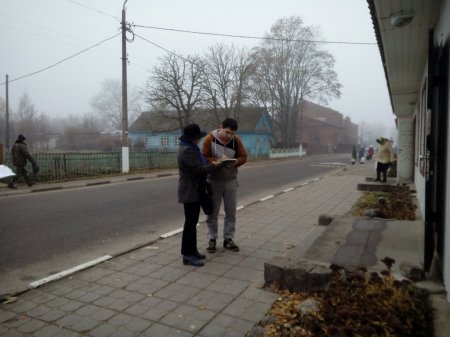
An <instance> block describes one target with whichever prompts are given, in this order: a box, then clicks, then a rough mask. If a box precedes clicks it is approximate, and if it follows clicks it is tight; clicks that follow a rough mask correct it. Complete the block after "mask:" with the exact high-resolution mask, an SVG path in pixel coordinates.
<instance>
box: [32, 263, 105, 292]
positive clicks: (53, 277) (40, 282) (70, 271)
mask: <svg viewBox="0 0 450 337" xmlns="http://www.w3.org/2000/svg"><path fill="white" fill-rule="evenodd" d="M111 258H112V256H111V255H105V256H102V257H99V258H98V259H95V260H92V261H89V262H86V263H83V264H80V265H78V266H76V267H73V268H70V269H67V270H64V271H62V272H60V273H57V274H53V275H50V276H48V277H45V278H43V279H40V280H37V281H34V282H31V283H30V284H29V287H30V288H31V289H34V288H37V287H39V286H41V285H43V284H45V283H48V282H51V281H55V280H58V279H60V278H63V277H65V276H67V275H70V274H73V273H76V272H77V271H80V270H83V269H86V268H89V267H92V266H94V265H96V264H98V263H100V262H104V261H106V260H109V259H111Z"/></svg>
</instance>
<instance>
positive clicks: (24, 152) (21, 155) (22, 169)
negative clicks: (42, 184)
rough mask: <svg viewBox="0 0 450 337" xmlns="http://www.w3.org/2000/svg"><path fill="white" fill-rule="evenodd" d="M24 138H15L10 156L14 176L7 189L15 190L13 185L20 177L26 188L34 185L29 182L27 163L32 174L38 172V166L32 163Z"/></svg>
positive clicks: (20, 136) (21, 136)
mask: <svg viewBox="0 0 450 337" xmlns="http://www.w3.org/2000/svg"><path fill="white" fill-rule="evenodd" d="M25 140H26V138H25V136H23V135H19V136H18V137H17V140H16V142H15V143H14V145H13V147H12V149H11V155H12V160H13V165H14V166H15V167H16V175H15V176H14V177H13V179H12V181H11V182H10V183H9V184H8V187H9V188H13V189H16V188H17V187H16V185H14V183H15V182H16V181H17V180H18V179H19V178H20V177H21V176H22V177H23V178H24V179H25V181H26V183H27V185H28V186H32V185H34V182H33V181H31V179H30V177H29V176H28V172H27V169H26V166H27V161H29V162H30V163H31V165H32V167H33V173H35V174H36V173H37V172H38V171H39V166H38V165H37V164H36V162H35V161H34V159H33V157H32V155H31V154H30V151H28V146H27V144H26V143H25Z"/></svg>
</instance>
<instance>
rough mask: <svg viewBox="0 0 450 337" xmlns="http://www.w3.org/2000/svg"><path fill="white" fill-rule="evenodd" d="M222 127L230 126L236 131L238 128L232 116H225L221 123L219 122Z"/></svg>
mask: <svg viewBox="0 0 450 337" xmlns="http://www.w3.org/2000/svg"><path fill="white" fill-rule="evenodd" d="M221 125H222V127H223V128H224V129H226V128H230V129H231V130H234V131H236V130H237V129H238V123H237V122H236V120H235V119H234V118H230V117H228V118H225V119H224V120H223V121H222V123H221Z"/></svg>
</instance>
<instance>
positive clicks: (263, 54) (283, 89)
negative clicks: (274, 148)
mask: <svg viewBox="0 0 450 337" xmlns="http://www.w3.org/2000/svg"><path fill="white" fill-rule="evenodd" d="M317 35H318V34H317V33H316V32H315V31H314V29H313V28H311V27H306V26H304V25H303V21H302V19H301V18H300V17H296V16H292V17H288V18H282V19H279V20H278V21H276V22H275V24H274V25H273V26H272V27H271V30H270V33H269V34H268V35H267V36H266V39H265V40H264V41H263V42H262V43H261V44H260V45H259V46H257V47H256V48H255V49H254V51H253V54H252V63H253V67H252V83H251V88H252V89H253V96H252V98H253V101H254V102H255V104H257V105H260V106H261V105H262V106H265V107H266V108H267V110H268V111H269V112H270V113H271V115H272V117H273V120H274V123H275V125H276V126H277V128H278V130H279V132H280V137H281V142H282V145H283V146H284V147H292V146H294V145H295V144H296V143H297V142H298V141H300V140H301V135H300V136H299V137H298V138H299V139H298V138H297V135H298V134H299V132H298V128H299V125H298V118H299V116H300V118H301V115H302V111H301V106H302V104H301V103H302V102H303V100H304V99H307V98H308V99H313V100H316V101H320V102H326V100H327V98H330V97H338V96H340V87H341V85H340V84H339V82H338V79H337V74H336V72H335V71H334V69H333V67H334V58H333V56H332V55H331V54H329V53H328V52H327V51H323V50H320V49H319V48H318V45H317V43H316V42H314V41H316V40H317ZM300 129H301V128H300Z"/></svg>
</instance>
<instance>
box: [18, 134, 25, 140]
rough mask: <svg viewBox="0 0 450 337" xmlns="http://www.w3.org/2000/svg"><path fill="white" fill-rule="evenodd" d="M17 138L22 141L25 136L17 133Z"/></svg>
mask: <svg viewBox="0 0 450 337" xmlns="http://www.w3.org/2000/svg"><path fill="white" fill-rule="evenodd" d="M17 139H18V140H19V141H21V142H23V141H24V140H25V139H26V138H25V136H24V135H19V137H17Z"/></svg>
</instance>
